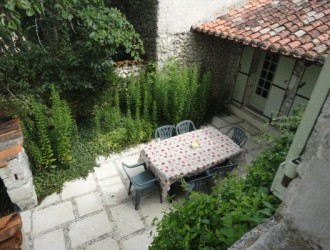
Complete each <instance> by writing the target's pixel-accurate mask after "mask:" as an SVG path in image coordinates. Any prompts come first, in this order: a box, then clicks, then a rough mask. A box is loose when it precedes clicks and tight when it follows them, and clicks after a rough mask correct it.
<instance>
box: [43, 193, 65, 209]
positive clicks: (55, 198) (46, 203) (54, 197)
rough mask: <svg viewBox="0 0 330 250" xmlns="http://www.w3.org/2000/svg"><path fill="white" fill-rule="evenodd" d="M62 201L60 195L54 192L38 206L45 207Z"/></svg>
mask: <svg viewBox="0 0 330 250" xmlns="http://www.w3.org/2000/svg"><path fill="white" fill-rule="evenodd" d="M60 201H61V199H60V195H59V194H56V193H53V194H51V195H48V196H47V197H46V198H45V199H44V200H43V201H42V202H41V203H40V204H39V206H38V208H43V207H46V206H49V205H52V204H55V203H59V202H60Z"/></svg>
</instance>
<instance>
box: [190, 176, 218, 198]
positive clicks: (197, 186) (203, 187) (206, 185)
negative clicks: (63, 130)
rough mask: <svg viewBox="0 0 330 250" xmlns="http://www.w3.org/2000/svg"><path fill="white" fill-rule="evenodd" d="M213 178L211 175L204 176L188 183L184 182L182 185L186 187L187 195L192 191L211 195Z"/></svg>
mask: <svg viewBox="0 0 330 250" xmlns="http://www.w3.org/2000/svg"><path fill="white" fill-rule="evenodd" d="M213 178H214V176H213V175H206V176H203V177H199V178H195V179H192V180H189V181H184V184H186V185H187V187H186V188H187V191H188V193H191V192H192V191H198V192H204V193H207V194H209V193H211V187H212V184H213Z"/></svg>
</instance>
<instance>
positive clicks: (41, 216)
mask: <svg viewBox="0 0 330 250" xmlns="http://www.w3.org/2000/svg"><path fill="white" fill-rule="evenodd" d="M74 219H75V216H74V213H73V207H72V203H71V201H66V202H63V203H60V204H58V205H54V206H50V207H48V208H45V209H42V210H38V211H35V212H34V213H33V215H32V230H33V231H32V232H33V234H38V233H40V232H42V231H46V230H48V229H50V228H54V227H56V226H58V225H61V224H63V223H67V222H69V221H72V220H74Z"/></svg>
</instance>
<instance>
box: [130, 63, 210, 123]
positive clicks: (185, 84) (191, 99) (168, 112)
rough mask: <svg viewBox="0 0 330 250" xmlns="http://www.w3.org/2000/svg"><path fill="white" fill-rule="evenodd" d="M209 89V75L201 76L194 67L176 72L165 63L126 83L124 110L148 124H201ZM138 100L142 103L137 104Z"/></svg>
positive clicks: (178, 69) (175, 66)
mask: <svg viewBox="0 0 330 250" xmlns="http://www.w3.org/2000/svg"><path fill="white" fill-rule="evenodd" d="M210 86H211V74H209V73H207V74H204V75H201V73H200V71H199V69H198V67H197V66H194V67H193V68H189V67H183V68H180V67H179V66H178V64H177V63H176V62H175V61H169V62H168V63H167V64H166V65H165V67H164V68H163V69H161V70H159V71H156V72H149V73H142V74H141V75H140V77H139V79H138V80H136V79H135V78H131V79H130V81H129V82H128V91H127V100H128V108H129V109H130V110H131V111H132V112H135V115H139V114H140V112H143V116H144V117H145V118H146V119H147V118H148V117H151V119H152V122H153V123H155V121H158V119H159V120H160V123H162V124H164V123H169V124H176V123H178V122H180V121H182V120H186V119H191V120H193V121H194V123H196V124H197V125H199V124H201V123H202V122H203V120H204V117H205V113H206V108H207V102H208V99H209V93H210ZM141 99H142V100H141Z"/></svg>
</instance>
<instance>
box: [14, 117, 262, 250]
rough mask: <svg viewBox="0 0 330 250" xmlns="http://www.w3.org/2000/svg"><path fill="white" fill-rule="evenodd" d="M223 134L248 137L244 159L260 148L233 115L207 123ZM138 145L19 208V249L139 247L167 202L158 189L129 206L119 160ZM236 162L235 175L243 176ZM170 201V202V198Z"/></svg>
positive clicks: (254, 132)
mask: <svg viewBox="0 0 330 250" xmlns="http://www.w3.org/2000/svg"><path fill="white" fill-rule="evenodd" d="M208 126H213V127H215V128H217V129H219V130H221V131H223V132H226V131H227V130H228V129H229V128H230V127H231V126H238V127H241V128H243V129H244V130H245V131H246V132H247V133H248V135H249V139H248V141H247V143H246V144H245V145H244V148H243V149H244V151H245V159H246V163H247V164H248V163H250V162H251V161H252V160H253V159H254V157H255V156H256V155H257V154H258V153H259V152H260V146H259V145H258V144H257V143H256V141H257V140H258V139H259V136H260V133H259V131H258V129H256V128H255V127H253V126H251V125H250V124H249V123H247V122H245V121H244V120H242V119H240V118H238V117H236V116H233V115H230V116H229V115H226V116H221V117H219V116H216V117H214V118H213V120H212V122H211V124H209V125H208ZM143 147H144V145H138V146H137V147H134V148H130V149H128V150H126V151H124V152H121V153H120V154H111V155H109V156H99V157H98V158H97V159H96V164H97V166H96V167H95V168H94V170H95V171H94V172H92V173H90V174H89V175H88V177H87V178H86V179H85V180H83V179H77V180H74V181H71V182H68V183H66V184H65V185H64V187H63V190H62V192H61V193H60V194H52V195H50V196H48V197H46V198H45V199H44V200H43V201H42V202H41V203H40V204H39V205H38V206H37V207H35V208H33V209H31V210H27V211H23V212H21V216H22V219H23V229H24V233H25V240H24V243H23V249H29V250H43V249H49V250H50V249H54V250H55V249H56V250H61V249H89V250H91V249H95V250H96V249H113V250H116V249H123V250H129V249H131V250H133V249H135V250H140V249H141V250H144V249H148V246H149V245H150V244H151V242H152V235H153V234H154V233H155V232H156V230H155V227H153V226H152V221H153V220H154V218H155V217H156V218H158V219H161V217H162V215H163V212H164V211H165V210H166V209H168V208H169V206H171V204H170V203H169V202H168V201H167V200H166V201H164V202H163V203H162V204H161V203H159V195H158V190H157V189H153V190H150V192H146V193H144V194H143V196H142V199H141V203H140V209H139V210H135V209H134V204H133V201H134V199H133V198H134V194H135V192H134V190H133V197H132V195H131V196H128V195H127V190H128V184H129V183H128V179H127V177H126V175H125V174H124V172H123V171H122V167H121V163H122V162H125V163H128V164H133V163H136V162H137V160H138V158H139V154H140V151H141V149H142V148H143ZM243 165H244V164H241V165H240V166H239V167H238V168H237V169H236V170H235V174H237V175H240V176H242V177H244V175H245V174H246V171H245V169H244V166H243ZM175 202H176V201H175Z"/></svg>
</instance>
